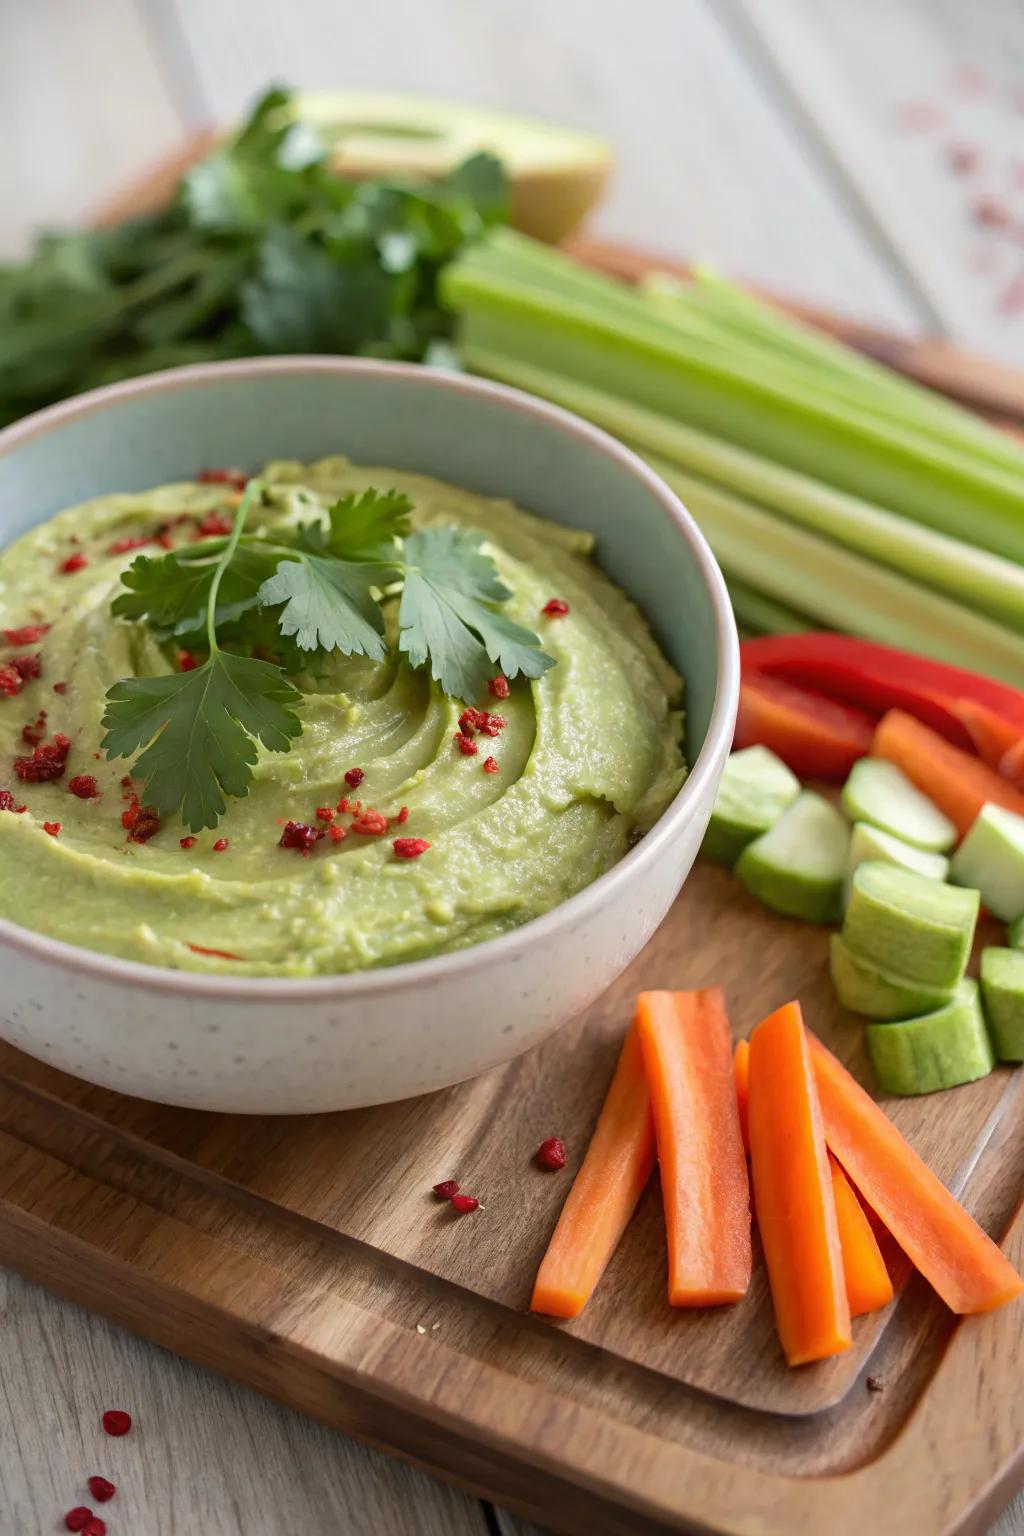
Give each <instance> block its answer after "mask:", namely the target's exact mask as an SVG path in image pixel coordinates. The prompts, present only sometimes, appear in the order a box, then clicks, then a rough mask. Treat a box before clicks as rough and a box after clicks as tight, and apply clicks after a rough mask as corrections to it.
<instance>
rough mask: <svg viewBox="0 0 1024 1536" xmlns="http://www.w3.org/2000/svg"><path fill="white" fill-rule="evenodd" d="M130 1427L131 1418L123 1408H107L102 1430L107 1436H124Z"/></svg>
mask: <svg viewBox="0 0 1024 1536" xmlns="http://www.w3.org/2000/svg"><path fill="white" fill-rule="evenodd" d="M131 1427H132V1416H131V1414H130V1413H126V1412H125V1410H124V1409H123V1408H108V1409H107V1410H106V1412H105V1413H104V1415H103V1428H104V1429H105V1430H106V1432H107V1434H108V1435H115V1436H116V1435H126V1434H127V1433H128V1431H129V1430H130V1429H131Z"/></svg>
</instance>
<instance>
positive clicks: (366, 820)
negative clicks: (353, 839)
mask: <svg viewBox="0 0 1024 1536" xmlns="http://www.w3.org/2000/svg"><path fill="white" fill-rule="evenodd" d="M387 829H388V819H387V817H386V816H385V815H384V814H383V812H381V811H375V810H374V809H373V807H372V806H371V805H368V806H367V807H366V810H365V811H361V812H360V814H359V815H358V816H357V817H356V819H355V821H353V823H352V831H353V832H358V833H359V835H360V837H380V836H381V835H382V833H384V832H386V831H387Z"/></svg>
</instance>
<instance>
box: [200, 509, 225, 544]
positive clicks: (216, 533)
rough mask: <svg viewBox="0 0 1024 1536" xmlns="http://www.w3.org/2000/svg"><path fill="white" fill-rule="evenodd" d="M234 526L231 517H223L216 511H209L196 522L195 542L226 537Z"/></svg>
mask: <svg viewBox="0 0 1024 1536" xmlns="http://www.w3.org/2000/svg"><path fill="white" fill-rule="evenodd" d="M234 526H235V525H234V522H233V520H232V519H231V518H230V517H221V516H219V515H218V514H217V513H216V512H208V513H207V514H206V516H205V517H202V518H200V519H199V522H198V523H197V524H196V531H195V536H194V537H195V542H196V543H197V544H199V543H201V542H202V541H203V539H226V538H227V537H228V535H229V534H230V533H231V532H232V530H233V529H234Z"/></svg>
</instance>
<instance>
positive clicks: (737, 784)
mask: <svg viewBox="0 0 1024 1536" xmlns="http://www.w3.org/2000/svg"><path fill="white" fill-rule="evenodd" d="M799 793H800V780H799V779H798V778H797V776H796V774H795V773H793V771H792V770H791V769H790V768H787V767H786V765H785V763H784V762H783V761H782V759H781V758H780V757H776V756H775V753H774V752H769V750H768V748H767V747H744V748H743V750H742V751H740V752H734V753H733V754H732V756H731V757H730V758H729V760H728V762H727V763H726V765H725V769H724V771H723V773H722V781H721V783H720V784H719V786H718V798H717V799H716V801H715V808H714V810H713V811H712V812H711V820H710V822H709V823H708V830H707V832H706V833H705V834H704V842H703V844H702V845H701V853H702V854H703V855H704V857H705V858H706V859H712V860H713V861H714V863H716V864H728V865H730V866H732V865H733V864H735V862H736V860H737V859H738V858H739V856H740V854H741V853H742V852H743V850H744V848H745V847H746V846H747V844H748V843H752V842H753V841H754V838H755V837H760V836H761V833H762V832H767V831H768V830H769V828H770V827H773V826H774V825H775V823H776V822H777V821H778V819H779V817H780V816H781V815H782V813H783V811H785V810H787V809H788V808H789V806H791V805H792V804H793V801H794V800H795V799H796V797H797V795H798V794H799Z"/></svg>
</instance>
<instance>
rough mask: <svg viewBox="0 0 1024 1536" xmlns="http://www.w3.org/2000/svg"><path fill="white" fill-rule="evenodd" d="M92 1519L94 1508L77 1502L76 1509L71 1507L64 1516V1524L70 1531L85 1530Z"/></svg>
mask: <svg viewBox="0 0 1024 1536" xmlns="http://www.w3.org/2000/svg"><path fill="white" fill-rule="evenodd" d="M91 1519H92V1510H91V1509H88V1508H87V1507H86V1505H84V1504H76V1505H75V1507H74V1509H69V1510H68V1512H67V1514H66V1515H65V1516H64V1524H65V1525H66V1526H67V1528H68V1530H69V1531H84V1530H85V1528H86V1526H87V1525H88V1524H89V1521H90V1520H91Z"/></svg>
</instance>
